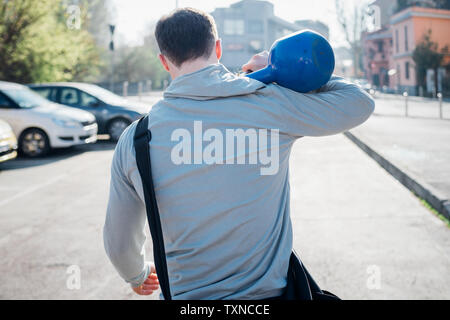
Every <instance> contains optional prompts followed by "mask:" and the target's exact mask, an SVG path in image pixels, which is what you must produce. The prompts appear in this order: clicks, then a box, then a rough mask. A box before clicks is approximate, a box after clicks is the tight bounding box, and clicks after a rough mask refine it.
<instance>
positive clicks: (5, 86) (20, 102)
mask: <svg viewBox="0 0 450 320" xmlns="http://www.w3.org/2000/svg"><path fill="white" fill-rule="evenodd" d="M0 118H2V119H4V120H5V121H6V122H8V123H9V124H10V126H11V127H12V129H13V131H14V134H15V135H16V137H17V139H18V143H19V153H20V154H22V155H24V156H28V157H40V156H43V155H45V154H46V153H48V152H49V150H50V149H51V148H65V147H71V146H74V145H80V144H86V143H95V142H96V141H97V131H98V126H97V122H96V120H95V117H94V115H93V114H91V113H90V112H87V111H82V110H78V109H73V108H69V107H66V106H63V105H59V104H56V103H53V102H50V101H49V100H46V99H44V98H42V97H41V96H40V95H39V94H37V93H35V92H34V91H32V90H30V89H29V88H27V87H25V86H22V85H19V84H15V83H10V82H2V81H0Z"/></svg>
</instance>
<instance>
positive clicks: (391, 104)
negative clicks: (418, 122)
mask: <svg viewBox="0 0 450 320" xmlns="http://www.w3.org/2000/svg"><path fill="white" fill-rule="evenodd" d="M375 102H376V106H377V107H376V110H375V114H377V115H386V116H399V117H403V116H404V115H405V109H406V107H405V106H406V104H405V98H404V97H403V96H401V95H392V94H383V93H379V92H377V93H376V94H375ZM439 109H440V108H439V101H438V100H437V99H430V98H421V97H408V115H409V116H410V117H412V118H430V119H439V117H440V111H439ZM442 113H443V118H444V119H447V120H450V102H449V101H448V99H446V100H445V101H443V103H442Z"/></svg>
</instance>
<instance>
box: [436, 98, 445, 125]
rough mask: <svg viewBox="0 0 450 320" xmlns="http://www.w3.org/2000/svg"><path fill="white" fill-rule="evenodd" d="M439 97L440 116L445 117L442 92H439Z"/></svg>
mask: <svg viewBox="0 0 450 320" xmlns="http://www.w3.org/2000/svg"><path fill="white" fill-rule="evenodd" d="M437 97H438V99H439V118H440V119H444V111H443V110H442V99H443V96H442V92H438V94H437Z"/></svg>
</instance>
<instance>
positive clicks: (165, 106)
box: [104, 64, 374, 300]
mask: <svg viewBox="0 0 450 320" xmlns="http://www.w3.org/2000/svg"><path fill="white" fill-rule="evenodd" d="M373 110H374V102H373V100H372V99H371V98H370V96H369V95H367V94H366V93H365V92H364V91H362V90H361V89H360V88H359V87H358V86H356V85H354V84H351V83H349V82H346V81H344V80H342V79H339V78H333V79H332V80H331V81H330V82H329V83H328V84H327V85H326V86H324V87H323V88H322V89H321V90H319V91H318V92H316V93H311V94H301V93H297V92H294V91H291V90H289V89H286V88H282V87H280V86H278V85H275V84H271V85H265V84H263V83H261V82H258V81H256V80H252V79H249V78H245V77H238V76H236V75H234V74H232V73H230V72H229V71H228V70H227V69H226V68H225V67H224V66H223V65H221V64H215V65H211V66H209V67H207V68H205V69H202V70H200V71H197V72H194V73H191V74H188V75H184V76H182V77H179V78H177V79H175V80H174V81H173V82H172V84H171V85H170V86H169V88H168V89H167V91H166V92H165V94H164V99H163V100H161V101H160V102H158V103H157V104H156V105H155V106H154V107H153V108H152V110H151V112H150V123H149V128H150V130H151V131H152V136H153V139H152V141H151V143H150V146H151V160H152V165H153V177H154V184H155V191H156V198H157V201H158V205H159V210H160V215H161V223H162V229H163V233H164V241H165V249H166V256H167V266H168V272H169V280H170V288H171V292H172V295H173V299H186V300H191V299H250V300H251V299H265V298H270V297H276V296H279V295H281V294H282V292H283V289H284V288H285V286H286V274H287V270H288V261H289V256H290V254H291V251H292V227H291V220H290V212H289V156H290V153H291V148H292V146H293V144H294V142H295V141H296V140H297V139H299V138H301V137H304V136H312V137H320V136H327V135H333V134H338V133H341V132H344V131H347V130H349V129H352V128H354V127H356V126H358V125H360V124H361V123H363V122H364V121H366V120H367V119H368V117H369V116H370V115H371V113H372V112H373ZM135 128H136V123H134V124H133V125H131V126H130V127H129V128H128V129H127V130H126V131H125V132H124V134H123V135H122V137H121V139H120V141H119V143H118V145H117V148H116V151H115V154H114V159H113V163H112V169H111V173H112V177H111V189H110V199H109V204H108V211H107V216H106V223H105V227H104V243H105V248H106V252H107V254H108V256H109V258H110V260H111V262H112V263H113V265H114V266H115V268H116V269H117V271H118V272H119V274H120V275H121V277H122V278H123V279H124V280H125V281H127V282H129V283H131V284H132V285H133V286H139V285H140V284H142V283H143V281H144V280H145V279H146V277H147V276H148V272H149V264H148V263H146V262H145V254H144V244H145V240H146V237H145V234H144V230H145V229H144V228H145V223H146V214H145V207H144V200H143V199H144V196H143V193H142V184H141V179H140V176H139V172H138V169H137V165H136V159H135V152H134V149H133V135H134V132H135ZM255 139H256V140H255ZM324 183H325V181H324Z"/></svg>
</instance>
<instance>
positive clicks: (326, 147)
mask: <svg viewBox="0 0 450 320" xmlns="http://www.w3.org/2000/svg"><path fill="white" fill-rule="evenodd" d="M113 149H114V145H113V144H110V143H107V142H100V143H97V144H96V145H90V146H84V147H77V148H72V149H69V150H60V151H57V152H54V153H53V154H52V155H51V156H50V157H48V158H46V159H41V160H24V159H19V160H15V161H12V162H8V163H3V164H0V256H1V257H2V259H1V260H0V274H1V281H0V299H19V298H20V299H34V298H39V299H138V298H139V297H137V296H135V295H134V294H133V293H132V291H131V290H130V288H129V287H128V285H127V284H125V283H124V282H123V281H122V280H121V279H120V278H119V276H118V275H117V273H116V272H115V270H114V269H113V267H112V266H111V264H110V263H109V261H108V259H107V257H106V255H105V253H104V250H103V241H102V227H103V222H104V217H105V210H106V205H107V198H108V187H109V168H110V162H111V159H112V155H113ZM291 189H292V190H291V192H292V199H291V211H292V220H293V225H294V237H295V241H294V246H295V248H296V249H297V250H298V251H299V253H300V256H301V257H302V259H303V261H304V263H305V264H306V266H307V267H308V269H309V270H310V272H311V273H312V274H313V275H314V277H315V278H316V280H318V282H319V284H320V285H321V286H322V287H323V288H325V289H327V290H330V291H332V292H334V293H336V294H338V295H339V296H340V297H342V298H345V299H450V290H449V289H448V288H449V286H450V273H449V272H448V270H450V251H449V250H448V248H449V246H450V230H449V228H448V227H447V226H446V225H444V223H442V222H441V221H440V220H439V219H438V218H436V217H435V216H434V215H432V214H431V213H430V212H429V211H428V210H427V209H425V208H424V207H423V206H422V205H421V204H420V202H419V201H418V199H416V198H415V197H414V196H413V195H412V194H411V193H410V192H409V191H408V190H406V189H405V188H404V187H403V186H402V185H401V184H400V183H399V182H397V181H396V180H395V179H393V178H392V177H391V176H389V175H388V174H387V173H386V172H385V171H384V170H383V169H382V168H380V167H379V166H378V165H377V164H376V163H375V162H374V161H373V160H372V159H370V158H369V157H367V156H366V154H364V153H363V152H362V151H361V150H359V149H358V148H357V147H356V146H355V145H354V144H353V143H351V142H350V141H349V140H347V139H346V138H345V137H344V136H342V135H339V136H334V137H328V138H320V139H306V138H305V139H303V140H301V141H299V142H298V143H297V144H296V145H295V147H294V150H293V154H292V158H291ZM147 251H148V252H151V248H150V247H148V248H147ZM74 266H75V267H74ZM78 271H80V278H79V279H80V280H81V282H80V287H79V288H77V287H76V286H74V285H73V282H72V280H73V279H74V278H73V277H74V276H75V275H77V272H78ZM206 276H207V275H206ZM155 298H157V294H155V295H153V296H152V297H150V299H155Z"/></svg>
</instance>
